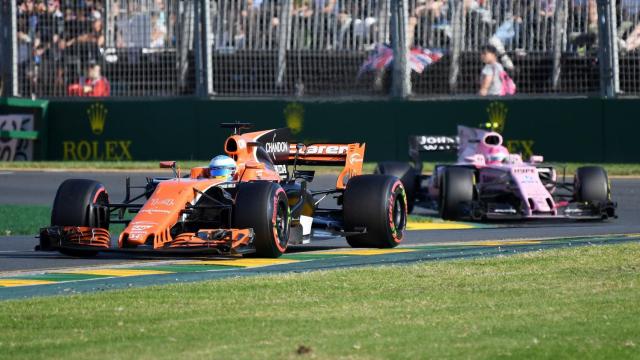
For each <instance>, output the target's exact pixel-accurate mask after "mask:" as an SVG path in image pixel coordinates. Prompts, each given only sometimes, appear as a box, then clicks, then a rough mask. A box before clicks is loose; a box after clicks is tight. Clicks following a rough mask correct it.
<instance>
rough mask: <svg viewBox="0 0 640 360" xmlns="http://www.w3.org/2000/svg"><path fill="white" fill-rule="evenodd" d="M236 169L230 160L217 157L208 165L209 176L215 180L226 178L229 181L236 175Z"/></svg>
mask: <svg viewBox="0 0 640 360" xmlns="http://www.w3.org/2000/svg"><path fill="white" fill-rule="evenodd" d="M236 168H237V167H236V162H235V161H234V160H233V159H232V158H230V157H228V156H226V155H218V156H216V157H214V158H213V159H211V162H210V163H209V174H210V175H211V177H215V178H220V177H226V178H228V179H230V178H232V177H233V175H234V174H235V173H236Z"/></svg>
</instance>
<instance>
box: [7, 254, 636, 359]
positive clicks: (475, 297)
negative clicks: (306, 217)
mask: <svg viewBox="0 0 640 360" xmlns="http://www.w3.org/2000/svg"><path fill="white" fill-rule="evenodd" d="M639 302H640V245H639V244H629V245H618V246H593V247H579V248H573V249H564V250H550V251H544V252H538V253H527V254H522V255H516V256H513V257H504V258H491V259H477V260H464V261H450V262H436V263H421V264H415V265H408V266H385V267H373V268H360V269H345V270H337V271H327V272H313V273H302V274H289V275H282V276H264V277H251V278H239V279H229V280H222V281H209V282H201V283H193V284H179V285H168V286H158V287H150V288H141V289H129V290H119V291H109V292H103V293H93V294H88V295H74V296H68V297H49V298H38V299H31V300H20V301H7V302H3V303H2V307H0V324H2V337H1V338H0V358H6V359H52V358H64V359H89V358H91V359H130V358H135V359H175V358H180V359H193V358H198V359H199V358H207V359H209V358H219V359H287V358H296V359H299V358H314V359H331V358H348V359H384V358H389V359H416V358H436V359H437V358H478V359H480V358H486V359H494V358H502V357H512V358H517V359H520V358H585V359H587V358H596V359H623V358H637V356H638V354H639V352H640V322H638V319H639V318H640V307H638V303H639Z"/></svg>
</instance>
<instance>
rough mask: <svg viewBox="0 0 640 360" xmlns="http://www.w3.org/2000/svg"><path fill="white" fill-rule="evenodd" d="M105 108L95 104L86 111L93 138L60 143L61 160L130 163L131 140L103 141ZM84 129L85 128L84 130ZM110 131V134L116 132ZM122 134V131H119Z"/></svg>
mask: <svg viewBox="0 0 640 360" xmlns="http://www.w3.org/2000/svg"><path fill="white" fill-rule="evenodd" d="M107 114H108V111H107V108H106V106H104V105H103V104H101V103H95V104H92V105H91V106H89V108H88V109H87V117H88V119H89V125H90V127H91V132H92V133H93V135H95V136H91V134H88V131H86V130H85V131H86V134H87V135H88V136H86V137H84V138H80V140H65V141H63V142H62V158H63V159H64V160H65V161H78V160H79V161H131V160H133V156H131V143H132V141H131V140H121V139H109V138H107V139H104V138H103V137H102V133H103V132H104V125H105V123H106V121H107ZM85 129H86V128H85ZM116 130H118V129H115V130H114V129H112V131H111V132H114V131H115V132H116V133H117V132H118V131H116ZM120 132H122V130H120Z"/></svg>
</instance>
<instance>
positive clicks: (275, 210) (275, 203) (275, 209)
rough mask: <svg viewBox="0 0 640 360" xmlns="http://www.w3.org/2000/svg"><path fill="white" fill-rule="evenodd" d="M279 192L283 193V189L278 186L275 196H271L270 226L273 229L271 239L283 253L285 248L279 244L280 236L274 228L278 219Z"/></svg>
mask: <svg viewBox="0 0 640 360" xmlns="http://www.w3.org/2000/svg"><path fill="white" fill-rule="evenodd" d="M280 193H282V194H284V193H285V192H284V190H283V189H282V188H278V190H277V191H276V194H275V196H274V197H273V218H272V219H271V228H272V229H273V239H274V241H275V243H276V247H277V248H278V250H279V251H280V252H281V253H284V252H285V251H286V250H287V248H286V247H282V245H280V238H279V237H278V229H277V228H276V222H277V221H278V220H277V218H278V199H279V197H280ZM285 195H286V194H285Z"/></svg>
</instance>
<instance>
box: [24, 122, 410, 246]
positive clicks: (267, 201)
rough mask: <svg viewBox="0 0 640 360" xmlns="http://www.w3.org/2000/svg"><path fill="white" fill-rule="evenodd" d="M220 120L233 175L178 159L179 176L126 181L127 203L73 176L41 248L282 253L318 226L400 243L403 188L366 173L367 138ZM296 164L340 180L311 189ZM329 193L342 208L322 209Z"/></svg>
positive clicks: (370, 242)
mask: <svg viewBox="0 0 640 360" xmlns="http://www.w3.org/2000/svg"><path fill="white" fill-rule="evenodd" d="M223 127H227V128H233V129H234V134H233V135H231V136H230V137H229V138H228V139H227V140H226V142H225V144H224V149H225V152H226V154H227V155H228V157H230V158H232V159H233V160H232V159H229V158H227V157H226V156H223V158H227V159H228V160H229V161H230V162H231V163H235V164H234V166H235V169H234V170H235V171H233V172H232V173H230V174H229V175H228V176H214V175H216V174H217V172H216V174H214V173H213V172H214V169H217V168H213V167H196V168H193V169H191V171H190V174H189V175H187V176H181V174H180V170H179V169H177V168H176V165H175V162H162V163H161V167H165V168H172V169H173V172H174V176H173V177H171V178H153V179H148V180H147V184H146V185H145V186H143V187H139V188H142V189H143V191H142V193H141V194H139V195H138V196H134V197H132V196H131V189H132V188H134V187H132V186H130V183H129V179H127V182H126V195H125V199H124V201H123V202H122V203H112V202H111V201H110V198H109V194H108V193H107V190H106V189H105V187H104V186H103V185H102V184H100V183H98V182H96V181H93V180H83V179H71V180H66V181H65V182H63V183H62V184H61V185H60V187H59V188H58V192H57V194H56V197H55V200H54V203H53V209H52V213H51V226H49V227H46V228H43V229H41V231H40V245H39V246H38V247H37V248H38V249H39V250H43V251H50V250H52V251H56V250H57V251H60V252H61V253H64V254H68V255H73V256H92V255H95V254H96V253H98V252H100V251H109V250H118V251H125V250H126V251H144V250H146V251H149V250H153V251H165V252H171V251H175V252H178V251H181V252H182V251H184V252H198V253H201V252H211V253H214V254H220V255H238V254H255V255H256V256H261V257H278V256H280V255H281V254H282V253H284V252H285V251H286V249H287V246H288V245H292V244H303V243H307V242H309V241H310V239H311V236H312V230H313V229H321V230H323V231H324V232H325V233H326V232H329V233H331V234H333V235H337V236H344V237H346V239H347V242H348V243H349V245H351V246H352V247H378V248H390V247H394V246H396V245H398V244H399V243H400V242H401V241H402V238H403V232H404V230H405V225H406V220H407V199H406V195H405V191H404V188H403V187H402V184H401V182H400V181H399V180H398V179H397V178H395V177H392V176H388V175H362V161H363V158H364V150H365V145H364V144H358V143H353V144H313V145H303V144H295V143H293V144H290V143H289V141H288V136H289V134H288V129H275V130H267V131H259V132H250V133H244V134H242V130H245V129H247V128H249V124H246V123H233V124H223ZM217 158H218V157H217ZM214 160H216V159H215V158H214ZM212 163H213V162H212ZM298 165H341V166H343V169H342V171H341V172H340V174H339V176H338V179H337V181H336V185H335V187H332V188H331V189H327V190H321V191H311V190H310V189H309V187H308V184H309V182H311V181H312V180H313V178H314V174H315V172H314V171H311V170H299V169H298V168H297V166H298ZM215 171H217V170H215ZM327 196H333V197H335V198H336V199H337V204H338V206H337V207H336V208H320V207H319V203H320V202H321V200H322V199H324V198H325V197H327ZM127 214H134V215H133V218H132V219H128V218H130V217H131V215H130V216H127ZM114 223H117V224H125V225H126V228H125V229H124V231H123V232H122V233H120V234H119V235H118V237H117V243H116V241H115V240H116V239H115V238H114V239H113V241H112V234H111V233H110V232H109V224H114Z"/></svg>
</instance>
